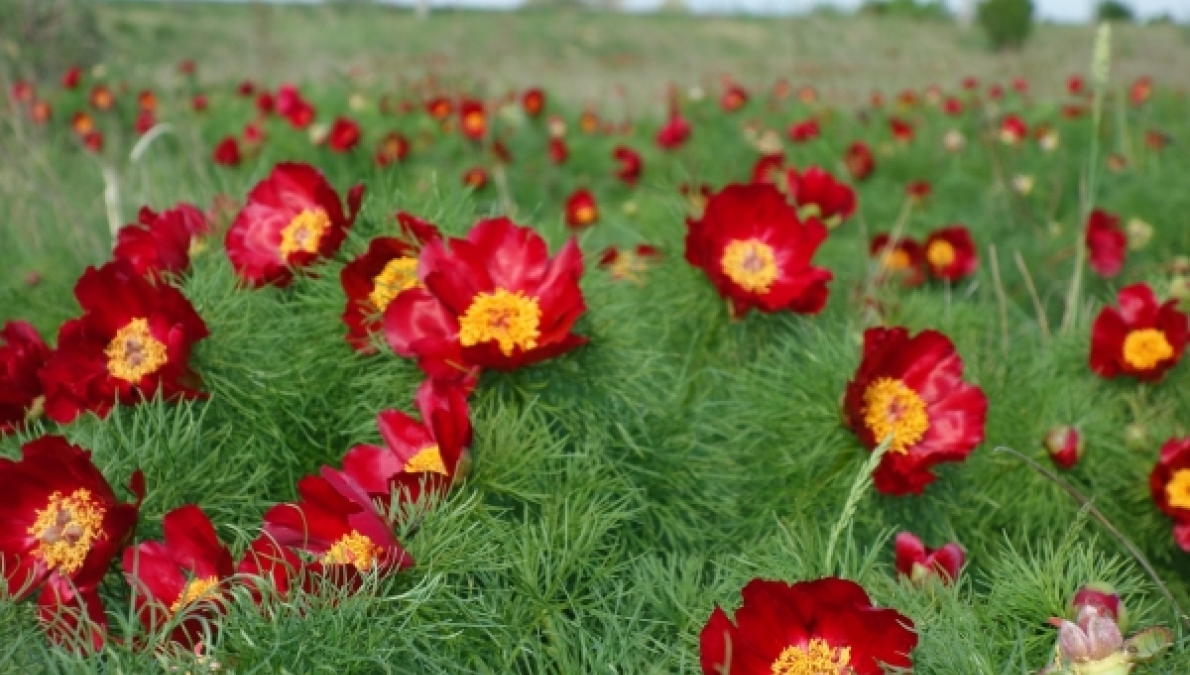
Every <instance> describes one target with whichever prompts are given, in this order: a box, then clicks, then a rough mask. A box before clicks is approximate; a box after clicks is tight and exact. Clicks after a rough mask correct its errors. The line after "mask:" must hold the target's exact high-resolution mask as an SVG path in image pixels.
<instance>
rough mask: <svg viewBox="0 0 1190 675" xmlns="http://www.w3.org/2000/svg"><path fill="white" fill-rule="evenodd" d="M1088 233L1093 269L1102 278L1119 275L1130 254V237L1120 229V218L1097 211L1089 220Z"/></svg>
mask: <svg viewBox="0 0 1190 675" xmlns="http://www.w3.org/2000/svg"><path fill="white" fill-rule="evenodd" d="M1086 233H1087V234H1086V242H1087V251H1088V253H1089V254H1090V262H1091V269H1093V270H1095V273H1096V274H1098V275H1099V276H1101V277H1114V276H1116V275H1117V274H1119V273H1120V268H1122V267H1123V266H1124V257H1125V255H1127V252H1128V235H1127V234H1125V233H1124V230H1122V229H1120V218H1119V216H1116V215H1113V214H1111V213H1108V212H1107V211H1104V210H1102V209H1095V210H1094V211H1092V212H1091V215H1090V217H1088V218H1087V229H1086Z"/></svg>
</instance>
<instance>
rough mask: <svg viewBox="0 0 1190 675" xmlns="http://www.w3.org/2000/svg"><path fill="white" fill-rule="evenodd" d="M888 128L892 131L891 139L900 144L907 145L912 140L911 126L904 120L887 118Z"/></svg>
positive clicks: (912, 131)
mask: <svg viewBox="0 0 1190 675" xmlns="http://www.w3.org/2000/svg"><path fill="white" fill-rule="evenodd" d="M888 128H889V130H890V131H892V135H893V138H895V139H896V140H898V141H900V142H902V143H908V142H909V141H912V140H913V135H914V130H913V125H912V124H910V123H909V122H906V121H905V120H902V119H899V118H896V117H892V118H889V120H888Z"/></svg>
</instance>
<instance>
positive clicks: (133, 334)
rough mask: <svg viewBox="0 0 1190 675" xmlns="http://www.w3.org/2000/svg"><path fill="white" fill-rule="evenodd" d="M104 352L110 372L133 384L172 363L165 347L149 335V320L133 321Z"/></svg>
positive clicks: (113, 375)
mask: <svg viewBox="0 0 1190 675" xmlns="http://www.w3.org/2000/svg"><path fill="white" fill-rule="evenodd" d="M103 353H104V354H106V355H107V372H109V373H111V375H112V377H118V378H120V379H121V380H124V381H125V382H132V383H133V384H135V383H137V382H140V381H141V378H143V377H145V376H146V375H152V374H153V373H155V372H157V371H158V370H160V369H161V367H162V366H164V365H165V364H167V363H169V354H168V353H167V350H166V347H165V344H163V343H162V342H161V341H160V340H158V339H157V338H155V337H153V335H152V334H151V333H150V332H149V321H148V320H147V319H133V320H132V321H129V322H128V325H127V326H124V327H123V328H121V329H120V330H118V331H116V337H114V338H112V341H111V342H109V343H108V345H107V349H105V350H103Z"/></svg>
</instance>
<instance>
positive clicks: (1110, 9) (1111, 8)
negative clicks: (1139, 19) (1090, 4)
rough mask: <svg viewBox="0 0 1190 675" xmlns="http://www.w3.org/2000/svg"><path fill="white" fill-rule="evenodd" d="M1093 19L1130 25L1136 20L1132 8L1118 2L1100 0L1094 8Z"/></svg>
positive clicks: (1117, 0) (1115, 0)
mask: <svg viewBox="0 0 1190 675" xmlns="http://www.w3.org/2000/svg"><path fill="white" fill-rule="evenodd" d="M1095 17H1096V18H1097V19H1099V20H1100V21H1125V22H1129V23H1131V22H1132V21H1135V20H1136V15H1135V14H1133V12H1132V8H1131V7H1129V6H1128V5H1127V4H1126V3H1124V2H1121V1H1120V0H1102V1H1101V2H1100V3H1099V5H1098V6H1097V7H1095Z"/></svg>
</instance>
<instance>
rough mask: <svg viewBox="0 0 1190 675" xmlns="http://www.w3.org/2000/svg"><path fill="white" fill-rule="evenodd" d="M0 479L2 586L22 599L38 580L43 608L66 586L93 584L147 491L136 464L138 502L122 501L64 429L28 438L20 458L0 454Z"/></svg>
mask: <svg viewBox="0 0 1190 675" xmlns="http://www.w3.org/2000/svg"><path fill="white" fill-rule="evenodd" d="M0 485H4V486H5V491H6V494H5V499H4V500H3V501H0V526H2V527H3V529H4V532H5V536H4V537H0V562H2V563H3V565H2V566H0V573H2V574H3V575H4V581H5V583H6V584H7V594H8V595H9V596H10V597H12V598H14V599H17V600H21V599H24V598H27V597H29V596H30V595H32V594H33V592H34V591H36V590H37V589H38V588H42V589H43V590H42V594H41V599H40V600H39V604H41V605H42V607H43V609H47V610H50V609H52V608H53V607H54V606H55V605H57V604H59V602H60V601H61V600H62V599H63V598H57V599H55V597H54V596H55V595H59V596H60V595H62V591H66V590H69V589H70V588H71V587H73V588H75V589H78V590H79V591H81V592H83V593H85V594H90V593H91V592H92V591H94V589H95V588H96V586H98V585H99V583H100V581H102V580H103V576H104V574H105V573H106V572H107V568H108V565H109V564H110V563H111V561H112V559H113V558H115V556H116V554H117V553H119V552H120V549H122V548H123V547H124V545H125V544H126V543H128V541H129V539H131V537H132V533H133V530H134V529H135V527H136V519H137V513H138V511H139V509H140V499H141V498H142V497H143V496H144V478H143V476H141V474H140V472H139V471H137V472H136V473H134V474H133V477H132V481H131V483H130V489H131V490H132V492H133V493H134V495H135V496H136V497H137V502H135V503H132V504H124V503H121V502H119V501H118V500H117V499H116V495H115V493H114V492H113V491H112V488H111V486H110V485H108V482H107V480H106V479H105V478H104V477H103V474H102V473H100V472H99V469H97V468H96V467H95V464H94V463H92V462H91V453H90V452H88V451H86V450H83V449H82V448H79V447H77V446H74V445H71V444H70V443H68V442H67V441H66V439H65V438H62V437H61V436H43V437H42V438H39V439H37V440H35V441H31V442H29V443H26V444H25V445H23V446H22V447H21V459H20V460H17V461H14V460H11V459H7V458H4V457H0ZM69 595H70V596H71V597H73V593H70V594H69ZM99 607H100V608H102V605H99ZM100 612H101V613H100V614H99V616H100V617H102V610H100Z"/></svg>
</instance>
